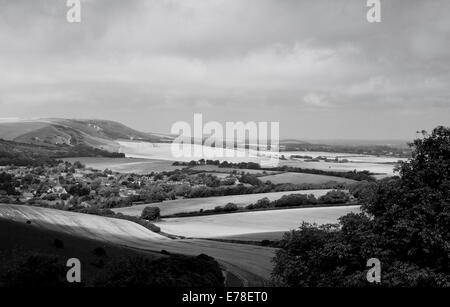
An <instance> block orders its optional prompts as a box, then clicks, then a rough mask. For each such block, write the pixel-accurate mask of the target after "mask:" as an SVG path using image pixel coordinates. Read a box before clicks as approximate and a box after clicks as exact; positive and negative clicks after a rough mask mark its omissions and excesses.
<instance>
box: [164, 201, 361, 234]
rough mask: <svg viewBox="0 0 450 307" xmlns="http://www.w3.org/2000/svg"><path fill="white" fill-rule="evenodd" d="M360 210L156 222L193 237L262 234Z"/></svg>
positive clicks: (334, 219)
mask: <svg viewBox="0 0 450 307" xmlns="http://www.w3.org/2000/svg"><path fill="white" fill-rule="evenodd" d="M359 211H360V209H359V206H339V207H320V208H299V209H283V210H267V211H254V212H242V213H230V214H218V215H207V216H195V217H182V218H168V219H163V220H161V222H159V223H157V225H158V226H159V227H161V230H162V231H163V232H166V233H170V234H174V235H182V236H186V237H193V238H216V237H229V236H237V235H244V234H256V233H258V234H260V235H261V234H264V233H273V232H281V231H289V230H291V229H295V228H297V227H299V226H300V224H301V223H302V222H308V223H317V224H327V223H336V222H337V221H338V218H339V217H341V216H343V215H346V214H347V213H350V212H359ZM260 238H264V236H263V235H261V237H260ZM267 238H268V239H270V238H273V235H269V236H268V237H267Z"/></svg>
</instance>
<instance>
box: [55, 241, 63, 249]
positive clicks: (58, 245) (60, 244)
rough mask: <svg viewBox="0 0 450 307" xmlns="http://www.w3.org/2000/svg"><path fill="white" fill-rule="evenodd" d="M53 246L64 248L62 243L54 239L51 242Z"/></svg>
mask: <svg viewBox="0 0 450 307" xmlns="http://www.w3.org/2000/svg"><path fill="white" fill-rule="evenodd" d="M53 246H54V247H56V248H63V247H64V242H63V241H61V240H59V239H55V240H54V241H53Z"/></svg>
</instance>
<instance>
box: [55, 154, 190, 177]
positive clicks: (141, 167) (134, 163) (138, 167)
mask: <svg viewBox="0 0 450 307" xmlns="http://www.w3.org/2000/svg"><path fill="white" fill-rule="evenodd" d="M63 160H65V161H69V162H71V163H73V162H75V161H80V162H81V163H83V164H84V165H86V166H87V167H91V168H93V169H98V170H101V171H103V170H105V169H110V170H112V171H114V172H121V173H135V174H148V173H151V172H163V171H172V170H176V169H182V168H184V167H183V166H173V165H172V163H173V161H167V160H150V159H135V158H97V157H84V158H66V159H63Z"/></svg>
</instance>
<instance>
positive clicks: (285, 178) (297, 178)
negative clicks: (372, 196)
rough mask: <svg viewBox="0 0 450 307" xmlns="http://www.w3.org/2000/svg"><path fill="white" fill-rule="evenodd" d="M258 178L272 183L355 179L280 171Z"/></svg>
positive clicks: (339, 181) (348, 180)
mask: <svg viewBox="0 0 450 307" xmlns="http://www.w3.org/2000/svg"><path fill="white" fill-rule="evenodd" d="M259 180H261V181H262V182H266V181H271V182H272V183H274V184H280V183H293V184H306V183H311V184H322V183H327V182H331V181H335V182H338V183H353V182H356V181H355V180H351V179H347V178H342V177H335V176H326V175H315V174H305V173H291V172H288V173H282V174H276V175H269V176H263V177H259Z"/></svg>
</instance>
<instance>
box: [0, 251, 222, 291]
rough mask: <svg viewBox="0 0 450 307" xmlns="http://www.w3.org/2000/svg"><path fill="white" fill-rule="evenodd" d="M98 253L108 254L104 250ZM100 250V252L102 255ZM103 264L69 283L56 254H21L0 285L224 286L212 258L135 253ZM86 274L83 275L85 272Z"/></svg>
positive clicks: (217, 267)
mask: <svg viewBox="0 0 450 307" xmlns="http://www.w3.org/2000/svg"><path fill="white" fill-rule="evenodd" d="M95 253H96V254H97V256H99V257H105V253H104V250H102V249H100V248H98V249H96V250H95ZM99 253H100V254H99ZM100 261H101V263H102V265H101V268H100V273H99V274H98V275H97V277H95V278H93V280H82V283H68V282H67V280H66V272H67V270H68V268H67V267H66V266H65V263H63V261H62V260H61V257H58V256H57V255H48V254H44V253H28V254H27V255H26V254H22V255H21V259H20V260H18V261H16V263H15V264H14V265H13V266H12V267H10V268H9V269H8V270H7V271H6V272H1V273H2V274H0V287H14V288H46V287H50V288H55V287H56V288H60V287H77V286H78V287H79V286H95V287H168V286H170V287H174V286H181V287H207V286H210V287H222V286H223V285H224V278H223V276H222V271H221V269H220V267H219V264H218V263H217V262H216V261H215V260H214V259H213V258H211V257H209V256H206V255H203V254H202V255H199V256H197V257H191V256H179V255H169V256H165V257H162V258H159V259H156V260H154V259H153V260H152V259H148V258H145V257H144V256H136V257H133V258H121V259H112V260H111V261H109V262H108V263H107V264H106V265H105V264H104V261H103V260H100ZM82 276H83V275H82Z"/></svg>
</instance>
